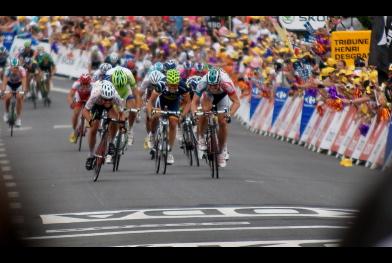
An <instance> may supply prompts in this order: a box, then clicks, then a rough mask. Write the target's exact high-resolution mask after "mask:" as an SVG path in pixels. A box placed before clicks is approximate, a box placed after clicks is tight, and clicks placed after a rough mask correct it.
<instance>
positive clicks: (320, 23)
mask: <svg viewBox="0 0 392 263" xmlns="http://www.w3.org/2000/svg"><path fill="white" fill-rule="evenodd" d="M327 19H328V16H279V19H278V20H279V23H280V24H281V25H282V27H284V28H286V29H287V30H300V31H305V30H306V27H305V24H306V23H309V24H310V25H311V26H312V28H313V29H318V28H321V27H324V26H325V23H326V22H327Z"/></svg>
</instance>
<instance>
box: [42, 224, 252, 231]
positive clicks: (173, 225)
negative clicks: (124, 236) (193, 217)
mask: <svg viewBox="0 0 392 263" xmlns="http://www.w3.org/2000/svg"><path fill="white" fill-rule="evenodd" d="M249 224H250V223H249V222H207V223H177V224H144V225H125V226H102V227H87V228H69V229H54V230H46V233H62V232H85V231H98V230H114V229H130V228H158V227H189V226H225V225H249Z"/></svg>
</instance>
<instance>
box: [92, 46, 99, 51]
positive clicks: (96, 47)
mask: <svg viewBox="0 0 392 263" xmlns="http://www.w3.org/2000/svg"><path fill="white" fill-rule="evenodd" d="M98 50H99V48H98V46H97V45H94V46H92V47H91V52H93V53H94V52H98Z"/></svg>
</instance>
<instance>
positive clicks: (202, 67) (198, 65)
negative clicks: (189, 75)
mask: <svg viewBox="0 0 392 263" xmlns="http://www.w3.org/2000/svg"><path fill="white" fill-rule="evenodd" d="M194 68H195V69H196V71H198V72H201V71H203V69H204V65H203V64H202V63H199V62H196V63H195V65H194Z"/></svg>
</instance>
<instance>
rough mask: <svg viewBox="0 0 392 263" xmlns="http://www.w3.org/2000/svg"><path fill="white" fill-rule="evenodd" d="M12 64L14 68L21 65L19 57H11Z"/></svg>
mask: <svg viewBox="0 0 392 263" xmlns="http://www.w3.org/2000/svg"><path fill="white" fill-rule="evenodd" d="M10 65H11V67H13V68H16V67H18V66H19V59H17V58H11V59H10Z"/></svg>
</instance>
